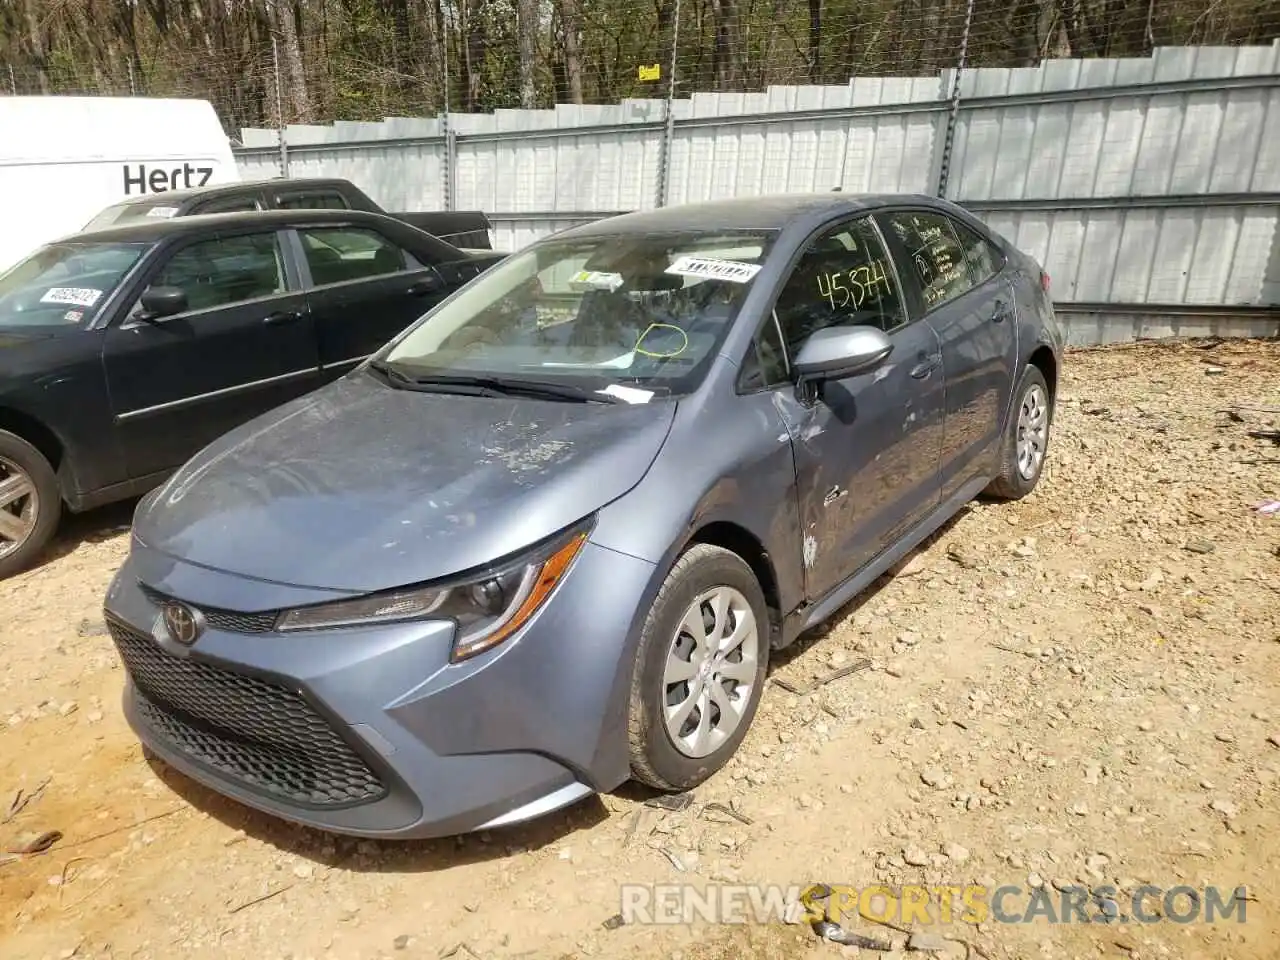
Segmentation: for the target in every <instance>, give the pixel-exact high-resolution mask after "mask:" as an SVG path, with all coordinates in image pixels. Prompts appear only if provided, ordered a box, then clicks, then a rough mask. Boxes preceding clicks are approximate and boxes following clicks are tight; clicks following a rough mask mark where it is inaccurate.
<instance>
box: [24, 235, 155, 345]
mask: <svg viewBox="0 0 1280 960" xmlns="http://www.w3.org/2000/svg"><path fill="white" fill-rule="evenodd" d="M147 246H148V245H147V244H145V243H81V242H72V241H63V242H60V243H51V244H49V245H47V246H44V247H41V248H40V249H39V250H37V251H36V252H35V253H33V254H32V255H31V256H29V257H27V259H25V260H23V261H22V262H20V263H18V264H17V265H16V266H14V267H11V268H10V269H9V270H8V271H6V272H5V273H3V274H0V326H6V327H13V326H63V325H67V324H71V325H83V324H87V323H89V322H90V321H91V320H92V319H93V318H94V316H95V315H96V314H97V312H98V310H100V309H101V308H102V305H103V303H105V302H106V299H107V297H108V296H110V295H111V291H112V290H114V289H115V288H116V287H117V286H118V285H119V283H120V281H121V280H122V279H123V278H124V275H125V274H126V273H128V272H129V268H130V267H132V266H133V265H134V264H135V263H137V262H138V258H139V257H141V256H142V253H143V251H144V250H146V249H147Z"/></svg>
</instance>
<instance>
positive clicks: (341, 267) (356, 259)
mask: <svg viewBox="0 0 1280 960" xmlns="http://www.w3.org/2000/svg"><path fill="white" fill-rule="evenodd" d="M298 236H299V237H301V238H302V247H303V250H304V251H306V255H307V265H308V266H309V267H310V268H311V280H312V282H314V283H315V284H316V285H317V286H323V285H324V284H326V283H343V282H345V281H347V280H363V279H365V278H366V277H381V276H386V275H387V274H390V273H399V272H401V271H403V270H405V269H407V267H406V262H405V254H404V251H403V250H401V249H400V248H399V247H397V246H396V245H395V244H393V243H392V242H391V241H390V240H388V239H386V238H385V237H383V236H381V235H380V234H377V233H374V232H373V231H372V230H360V229H357V228H355V227H312V228H310V229H306V230H299V231H298Z"/></svg>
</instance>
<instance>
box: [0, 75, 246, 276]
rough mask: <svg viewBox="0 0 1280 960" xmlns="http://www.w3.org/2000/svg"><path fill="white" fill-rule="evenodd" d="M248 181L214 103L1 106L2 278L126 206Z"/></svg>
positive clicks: (21, 100) (103, 101)
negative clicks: (106, 211)
mask: <svg viewBox="0 0 1280 960" xmlns="http://www.w3.org/2000/svg"><path fill="white" fill-rule="evenodd" d="M239 179H240V177H239V174H238V172H237V171H236V164H235V159H234V158H233V157H232V155H231V144H230V141H228V139H227V135H226V133H225V132H224V131H223V129H222V124H221V123H219V122H218V116H217V114H216V113H215V112H214V109H213V106H212V104H210V103H209V102H208V101H206V100H168V99H153V98H148V97H0V197H2V198H3V199H4V207H5V209H4V216H3V217H2V218H0V272H3V271H5V270H7V269H8V268H9V267H11V266H13V265H14V264H15V263H17V262H18V261H19V260H21V259H23V258H24V257H26V256H27V255H28V254H29V253H31V252H32V250H34V249H35V248H36V247H38V246H40V245H41V244H43V243H48V242H49V241H50V240H56V239H57V238H59V237H64V236H67V235H68V234H72V233H77V232H78V231H80V230H82V229H84V227H85V225H86V224H87V223H88V222H89V221H90V220H91V219H93V217H94V216H95V215H96V214H98V213H99V212H100V211H101V210H102V209H103V208H104V207H107V206H110V205H111V204H113V203H117V202H119V201H120V200H125V199H128V198H130V197H137V196H143V195H147V194H153V193H161V192H163V191H166V190H179V189H186V188H190V187H204V186H212V185H214V184H219V183H231V182H235V181H238V180H239Z"/></svg>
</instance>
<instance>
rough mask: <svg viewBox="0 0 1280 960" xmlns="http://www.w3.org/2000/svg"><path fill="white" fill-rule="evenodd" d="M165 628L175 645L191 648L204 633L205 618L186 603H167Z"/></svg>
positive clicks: (165, 607) (165, 606)
mask: <svg viewBox="0 0 1280 960" xmlns="http://www.w3.org/2000/svg"><path fill="white" fill-rule="evenodd" d="M164 628H165V630H166V631H168V633H169V637H170V639H172V640H173V641H174V643H180V644H182V645H183V646H184V647H189V646H191V644H193V643H195V642H196V639H197V638H198V637H199V636H200V634H201V633H203V632H204V617H202V616H200V614H199V612H198V611H195V610H192V609H191V608H190V607H188V606H187V605H186V604H184V603H166V604H165V605H164Z"/></svg>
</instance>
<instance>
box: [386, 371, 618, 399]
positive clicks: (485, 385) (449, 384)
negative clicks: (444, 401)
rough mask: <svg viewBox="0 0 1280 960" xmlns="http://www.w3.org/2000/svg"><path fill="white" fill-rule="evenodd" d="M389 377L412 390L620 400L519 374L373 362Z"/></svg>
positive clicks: (543, 397) (565, 384)
mask: <svg viewBox="0 0 1280 960" xmlns="http://www.w3.org/2000/svg"><path fill="white" fill-rule="evenodd" d="M370 366H371V367H373V368H374V369H375V370H377V371H378V372H379V373H382V374H383V375H384V376H386V377H387V378H388V379H389V380H393V381H395V382H397V383H399V384H402V385H403V386H404V387H405V388H407V389H410V390H422V391H427V392H432V393H470V394H474V395H479V396H486V395H487V396H524V397H532V398H536V399H539V400H564V401H569V402H573V403H620V402H621V400H620V398H618V397H615V396H612V395H610V394H607V393H599V392H597V391H595V390H589V389H587V388H586V387H579V386H575V385H573V384H569V383H550V382H548V381H546V380H525V379H523V378H520V377H498V376H491V375H474V376H473V375H469V374H434V373H431V374H411V373H407V372H405V370H404V369H403V368H402V367H398V366H395V365H393V364H391V363H387V362H386V361H383V360H375V361H373V362H372V363H371V364H370Z"/></svg>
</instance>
